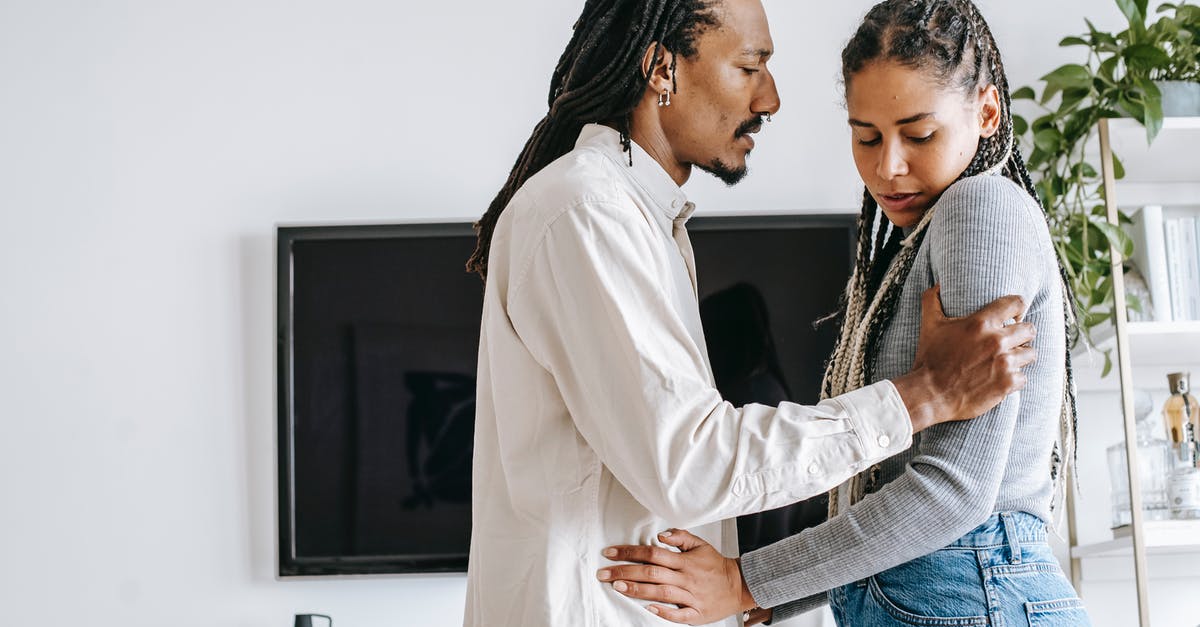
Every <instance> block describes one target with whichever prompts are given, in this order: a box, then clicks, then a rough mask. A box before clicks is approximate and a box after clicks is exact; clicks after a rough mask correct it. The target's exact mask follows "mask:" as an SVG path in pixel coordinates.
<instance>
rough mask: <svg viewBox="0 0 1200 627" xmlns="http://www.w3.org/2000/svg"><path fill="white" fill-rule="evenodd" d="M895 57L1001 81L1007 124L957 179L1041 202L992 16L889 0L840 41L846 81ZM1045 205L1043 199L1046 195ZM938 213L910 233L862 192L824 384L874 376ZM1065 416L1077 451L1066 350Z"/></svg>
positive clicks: (870, 478) (856, 493)
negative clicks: (990, 177) (978, 179)
mask: <svg viewBox="0 0 1200 627" xmlns="http://www.w3.org/2000/svg"><path fill="white" fill-rule="evenodd" d="M877 61H889V62H893V63H899V64H901V65H904V66H907V67H911V68H915V69H919V70H921V71H922V72H924V73H925V74H926V75H927V76H930V77H935V80H937V81H939V82H940V84H941V86H942V87H949V88H956V89H961V90H963V91H965V92H968V93H974V92H975V91H976V90H978V89H981V88H983V87H985V86H987V85H989V84H990V85H995V86H996V88H997V90H998V91H999V93H1000V108H1001V110H1000V127H999V129H998V130H997V132H996V133H995V134H993V135H992V136H991V137H987V138H981V139H980V142H979V148H978V150H977V151H976V153H975V156H974V158H973V159H972V160H971V163H970V164H969V165H968V166H967V168H966V170H964V171H963V173H962V174H961V175H960V176H959V180H961V179H964V178H967V177H970V176H975V175H978V174H985V173H999V174H1002V175H1004V176H1005V177H1007V178H1008V179H1010V180H1012V181H1013V182H1015V183H1016V184H1017V185H1019V186H1020V187H1021V188H1023V189H1024V190H1025V191H1026V192H1028V193H1029V195H1030V196H1031V197H1032V198H1033V199H1034V200H1035V201H1038V195H1037V191H1036V190H1035V188H1034V186H1033V182H1032V180H1030V177H1029V171H1028V170H1027V169H1026V167H1025V162H1024V160H1023V159H1022V158H1021V153H1020V151H1019V149H1018V147H1017V145H1016V143H1015V141H1014V134H1013V118H1012V112H1011V109H1010V107H1011V98H1010V96H1009V85H1008V77H1007V76H1006V74H1005V72H1004V64H1003V62H1002V61H1001V58H1000V51H999V49H998V48H997V46H996V41H995V39H994V38H993V37H992V33H991V30H990V29H989V28H988V25H987V22H986V21H985V20H984V19H983V15H981V14H980V12H979V9H978V8H977V7H976V6H975V5H974V4H973V3H972V2H971V1H970V0H886V1H885V2H881V3H879V4H877V5H875V6H874V7H873V8H872V9H871V10H870V11H869V12H868V13H867V15H866V17H865V18H864V19H863V23H862V25H861V26H859V28H858V31H857V32H856V33H855V34H854V36H853V37H852V38H851V39H850V41H849V43H847V44H846V47H845V49H844V50H842V78H843V81H844V83H845V85H846V89H847V90H848V89H849V88H850V86H851V83H852V81H853V78H854V75H855V74H856V73H858V72H859V71H860V70H862V69H863V68H864V67H866V66H867V65H868V64H871V63H874V62H877ZM1038 205H1039V206H1042V207H1043V211H1045V206H1044V205H1043V204H1042V203H1041V202H1040V201H1038ZM933 214H934V211H933V209H930V210H929V211H926V212H925V215H924V216H923V217H922V219H921V221H920V222H919V223H918V224H917V226H916V227H915V228H914V229H912V230H911V231H910V232H909V233H908V234H905V233H904V232H903V231H902V230H901V229H899V228H896V227H895V226H894V225H892V224H891V223H890V222H889V221H888V220H887V219H886V218H885V217H884V216H883V215H882V214H881V212H880V211H879V205H878V204H877V203H876V202H875V199H874V198H872V197H871V194H870V192H869V191H864V193H863V204H862V213H861V215H860V216H859V221H858V229H859V233H858V253H857V257H856V261H855V267H854V271H853V273H852V274H851V277H850V281H849V284H848V285H847V286H846V291H845V293H844V295H843V297H842V312H841V313H842V315H841V317H842V329H841V333H840V335H839V337H838V341H837V345H836V348H835V350H834V354H833V357H832V358H831V359H830V361H829V363H828V365H827V366H826V371H825V380H824V382H823V384H822V393H823V395H824V396H825V397H832V396H837V395H839V394H843V393H846V392H849V391H851V390H855V389H858V388H860V387H862V386H863V385H866V384H867V383H868V382H870V381H871V379H872V374H873V371H874V369H875V365H876V360H877V358H878V346H879V341H880V338H881V337H882V336H883V332H884V330H885V329H886V328H887V325H888V322H889V321H890V320H891V318H892V316H893V315H894V314H895V311H896V307H897V304H898V303H899V300H900V294H901V290H902V288H903V287H904V283H905V280H906V279H907V277H908V273H909V271H910V270H911V268H912V265H913V261H914V260H915V259H916V253H917V250H918V249H919V248H920V246H921V243H922V241H924V238H925V233H926V229H927V227H928V225H929V222H930V220H931V219H932V217H933ZM1059 272H1060V276H1061V278H1062V285H1063V306H1064V309H1065V310H1066V311H1065V314H1066V331H1067V337H1068V338H1070V339H1071V340H1074V339H1075V338H1076V337H1077V336H1078V330H1077V325H1076V322H1075V315H1074V309H1073V305H1072V303H1073V302H1074V298H1073V297H1072V293H1071V289H1070V281H1069V280H1068V279H1067V274H1066V270H1065V269H1064V268H1063V267H1062V265H1061V263H1060V265H1059ZM1064 387H1065V389H1064V399H1063V414H1062V421H1061V424H1060V431H1061V444H1062V448H1063V449H1065V451H1066V453H1067V455H1068V457H1069V458H1070V459H1072V460H1073V459H1074V450H1075V427H1076V423H1077V416H1076V410H1075V392H1074V373H1073V371H1072V368H1071V354H1070V351H1069V350H1068V351H1067V355H1066V381H1065V386H1064ZM1062 462H1063V458H1062V456H1061V455H1060V453H1059V449H1058V448H1057V447H1056V450H1055V453H1054V457H1053V463H1052V467H1051V469H1050V473H1051V477H1052V479H1053V481H1054V482H1055V493H1056V494H1057V493H1058V492H1059V491H1060V490H1059V489H1060V488H1061V487H1062V484H1061V481H1062ZM877 478H878V467H876V468H872V470H871V471H870V472H869V473H865V476H864V475H859V476H858V477H855V478H854V480H853V481H852V486H851V500H852V501H854V500H857V499H858V498H861V496H862V494H863V493H864V492H866V491H870V490H872V489H874V487H876V486H874V485H872V484H874V483H876V482H877ZM837 509H838V506H837V495H836V493H835V494H831V495H830V514H831V515H834V514H836V513H837Z"/></svg>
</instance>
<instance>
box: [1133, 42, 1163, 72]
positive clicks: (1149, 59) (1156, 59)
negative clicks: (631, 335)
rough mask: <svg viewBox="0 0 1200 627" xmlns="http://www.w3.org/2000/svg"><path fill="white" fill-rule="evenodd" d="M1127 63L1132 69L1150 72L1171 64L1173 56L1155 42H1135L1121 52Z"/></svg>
mask: <svg viewBox="0 0 1200 627" xmlns="http://www.w3.org/2000/svg"><path fill="white" fill-rule="evenodd" d="M1121 57H1122V58H1124V59H1125V65H1127V66H1128V67H1129V68H1131V69H1132V70H1134V71H1136V72H1138V73H1141V74H1149V73H1150V71H1151V70H1154V69H1158V68H1165V67H1168V66H1170V65H1171V57H1170V56H1169V55H1167V53H1166V52H1165V51H1163V50H1162V49H1161V48H1159V47H1158V46H1155V45H1154V44H1148V43H1143V44H1134V45H1132V46H1130V47H1128V48H1126V49H1125V51H1124V52H1122V53H1121Z"/></svg>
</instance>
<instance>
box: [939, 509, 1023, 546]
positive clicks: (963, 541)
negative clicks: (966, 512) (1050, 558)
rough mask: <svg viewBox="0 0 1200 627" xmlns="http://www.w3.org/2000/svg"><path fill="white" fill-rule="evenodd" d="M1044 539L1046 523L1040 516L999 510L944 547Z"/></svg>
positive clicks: (991, 544)
mask: <svg viewBox="0 0 1200 627" xmlns="http://www.w3.org/2000/svg"><path fill="white" fill-rule="evenodd" d="M1045 541H1046V523H1045V521H1043V520H1042V519H1041V518H1038V517H1037V516H1034V515H1033V514H1029V513H1027V512H999V513H997V514H992V516H991V518H988V519H987V520H986V521H984V523H983V524H982V525H979V526H978V527H976V528H974V529H972V530H970V531H968V532H967V533H966V534H965V535H963V537H961V538H959V539H958V540H955V541H954V542H951V543H950V544H949V545H947V546H946V548H948V549H949V548H956V547H957V548H984V547H996V546H1004V545H1011V544H1013V543H1020V542H1045Z"/></svg>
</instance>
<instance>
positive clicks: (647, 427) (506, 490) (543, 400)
mask: <svg viewBox="0 0 1200 627" xmlns="http://www.w3.org/2000/svg"><path fill="white" fill-rule="evenodd" d="M772 49H773V44H772V41H771V36H770V32H769V29H768V27H767V21H766V15H765V13H764V11H763V8H762V5H761V4H760V2H759V0H588V1H587V2H586V3H585V5H584V8H583V15H582V16H581V17H580V19H579V21H578V23H577V24H576V26H575V34H574V37H573V38H572V40H571V43H570V44H569V45H568V47H567V50H566V52H564V53H563V56H562V58H561V60H560V61H559V64H558V66H557V68H556V70H555V72H554V76H553V80H552V83H551V87H550V96H549V101H550V108H549V112H548V113H547V114H546V117H545V118H544V119H543V120H542V121H541V122H540V123H539V124H538V125H537V127H536V129H535V130H534V132H533V135H532V136H531V137H530V139H529V141H528V143H527V144H526V146H525V149H524V151H523V152H522V153H521V156H520V157H519V159H518V160H517V163H516V165H515V166H514V168H513V170H512V174H511V175H510V177H509V180H508V182H507V184H506V185H505V186H504V188H503V189H502V190H501V191H500V193H499V194H498V195H497V197H496V199H495V201H493V203H492V205H491V207H490V208H489V209H488V211H487V213H486V214H485V215H484V216H483V218H482V219H481V220H480V223H479V225H478V227H479V245H478V249H477V250H476V252H475V254H474V256H472V258H471V260H470V262H469V266H470V268H471V269H473V270H476V271H478V272H480V274H482V275H484V276H485V277H486V283H487V287H486V294H485V297H484V310H483V327H482V338H481V342H480V350H479V384H478V406H477V414H476V427H475V457H474V469H473V479H472V481H473V486H472V490H473V494H472V516H473V521H472V534H471V553H470V566H469V572H468V586H467V607H466V624H468V625H480V626H483V625H486V626H488V627H496V626H503V625H511V626H513V627H536V626H540V625H589V626H594V625H622V626H624V625H651V624H660V623H661V619H659V618H656V617H655V616H654V615H653V614H652V613H651V612H648V611H647V610H646V609H645V608H644V607H643V606H642V605H641V604H639V603H637V602H635V601H633V600H632V599H629V598H628V597H625V596H623V595H621V594H619V593H618V591H616V590H614V589H613V587H612V586H609V585H604V584H602V583H600V582H599V581H597V580H596V578H595V576H594V572H595V569H596V568H598V567H601V566H602V565H604V564H609V563H611V562H608V561H607V559H605V558H604V557H602V555H601V553H600V551H601V549H602V548H603V546H604V545H605V544H606V543H608V542H611V541H613V540H614V539H617V540H625V541H628V542H638V541H649V540H652V539H653V538H654V537H655V534H656V533H658V532H660V531H662V530H663V529H664V528H666V527H668V526H671V525H690V526H694V527H695V530H696V533H697V534H699V535H700V536H702V537H704V538H705V539H707V540H708V541H710V542H713V543H715V545H716V546H717V547H718V548H720V549H722V550H730V551H732V550H736V547H737V541H736V539H735V538H734V532H735V527H734V524H733V521H728V522H721V521H722V519H731V518H733V517H735V516H737V515H740V514H744V513H749V512H758V511H762V510H767V509H771V508H775V507H779V506H782V505H785V504H788V503H792V502H795V501H797V500H800V499H803V498H806V497H809V496H812V495H814V494H817V493H820V492H822V491H825V490H827V489H829V488H831V487H833V486H835V485H837V484H838V483H840V482H842V481H844V480H845V479H847V478H849V477H850V476H852V475H853V474H854V473H856V472H859V471H863V470H866V469H868V468H870V467H871V465H872V464H873V463H875V462H878V461H880V460H882V459H884V458H886V457H888V456H889V455H892V454H894V453H898V452H900V451H902V450H904V449H905V448H907V447H908V445H909V443H910V442H911V439H912V433H914V432H917V431H920V430H921V429H924V428H925V427H928V426H930V425H931V424H934V423H938V422H942V421H946V420H960V419H967V418H971V417H973V416H977V415H978V414H980V413H982V412H984V411H986V410H987V409H989V408H990V407H992V406H994V405H995V404H996V403H998V402H999V401H1000V400H1001V399H1002V398H1003V397H1004V396H1005V395H1006V394H1007V393H1009V392H1010V391H1012V390H1015V389H1018V388H1019V387H1021V386H1022V385H1023V381H1024V379H1023V374H1022V373H1021V367H1023V366H1024V365H1026V364H1028V363H1030V362H1031V361H1032V360H1033V358H1034V355H1033V350H1032V349H1031V348H1029V347H1027V346H1025V345H1026V344H1027V343H1028V342H1029V341H1031V340H1032V338H1033V330H1032V328H1031V327H1030V326H1029V325H1027V324H1023V323H1021V324H1013V325H1009V326H1007V327H1006V326H1005V324H1004V322H1005V320H1006V319H1008V318H1012V317H1016V318H1019V317H1020V316H1021V312H1022V310H1023V304H1022V302H1021V299H1020V298H1017V297H1012V298H1005V299H1001V300H1000V301H999V302H997V303H994V304H992V305H991V306H989V307H988V308H987V309H986V311H983V312H981V313H980V314H978V315H976V316H973V317H971V318H954V319H949V318H945V317H943V316H942V311H941V307H940V305H938V303H937V297H936V295H934V294H931V295H930V296H929V297H928V301H927V311H926V317H925V322H926V323H927V329H926V330H925V331H923V332H922V336H923V337H922V342H923V343H922V349H921V351H919V354H918V356H917V358H916V359H915V360H913V359H910V364H914V368H913V370H912V372H910V373H908V374H905V373H902V372H897V373H896V375H897V376H895V377H893V378H892V380H891V381H880V382H877V383H875V384H874V385H868V386H865V387H863V386H860V387H862V389H859V390H852V389H850V388H847V389H846V390H845V393H844V394H841V395H839V396H837V397H835V398H830V399H827V400H826V401H824V402H822V403H821V404H820V405H818V406H815V407H803V406H800V405H796V404H792V403H783V404H781V405H780V406H779V407H764V406H754V405H751V406H746V407H743V408H737V407H734V406H733V405H731V404H730V403H727V402H725V401H724V400H722V398H721V397H720V395H719V394H718V393H717V391H716V388H715V385H714V381H713V376H712V372H711V369H710V367H709V364H708V359H707V355H706V352H705V348H704V347H705V344H704V337H703V333H702V327H701V319H700V313H699V304H698V303H697V299H696V283H695V274H694V266H693V263H692V254H691V247H690V245H689V243H688V237H687V231H686V230H685V229H684V223H685V222H686V221H687V219H688V216H689V215H690V214H691V213H692V210H693V206H692V204H691V203H689V202H688V201H687V197H686V196H685V195H684V193H683V192H682V190H681V189H680V186H681V185H683V184H684V182H685V181H686V180H687V179H688V176H689V175H690V173H691V169H692V167H693V166H695V167H698V168H700V169H702V170H706V171H709V172H711V173H713V174H715V175H717V176H718V177H720V178H721V179H723V180H725V181H726V182H727V183H730V184H733V183H735V182H736V181H737V180H739V179H740V178H741V177H742V176H743V175H744V174H745V171H746V156H747V154H748V153H749V152H750V150H751V148H753V146H754V140H753V139H751V137H750V135H751V134H752V133H754V132H756V131H758V130H759V128H760V125H761V123H762V121H763V119H764V118H769V117H770V115H771V114H773V113H775V112H776V111H777V110H778V108H779V95H778V93H777V92H776V90H775V84H774V79H773V78H772V76H771V73H770V71H769V70H768V69H767V61H768V59H769V58H770V56H771V53H772ZM798 289H801V288H800V286H798ZM734 609H736V608H734ZM735 623H736V621H729V622H726V623H723V624H727V625H732V624H735Z"/></svg>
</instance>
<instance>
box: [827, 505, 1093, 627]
mask: <svg viewBox="0 0 1200 627" xmlns="http://www.w3.org/2000/svg"><path fill="white" fill-rule="evenodd" d="M829 605H830V609H831V610H833V616H834V618H835V619H837V623H838V625H840V626H841V627H893V626H899V625H919V626H922V627H940V626H942V625H954V626H957V627H965V626H970V625H989V626H991V627H1076V626H1090V625H1091V621H1090V620H1089V619H1088V615H1087V613H1086V612H1085V611H1084V609H1083V602H1082V601H1080V600H1079V597H1078V596H1076V594H1075V590H1074V588H1072V587H1071V582H1070V581H1068V580H1067V578H1066V577H1064V576H1063V573H1062V569H1061V568H1059V566H1058V561H1057V560H1055V558H1054V554H1053V552H1052V551H1051V550H1050V546H1049V545H1048V544H1046V524H1045V523H1043V522H1042V521H1041V520H1039V519H1038V518H1037V517H1036V516H1032V515H1030V514H1026V513H1024V512H1003V513H1000V514H995V515H993V516H992V517H991V518H989V519H988V520H987V522H985V523H983V524H982V525H980V526H979V527H976V528H975V529H973V530H971V531H970V532H969V533H967V535H965V536H963V537H962V538H959V539H958V540H957V541H956V542H954V543H953V544H951V545H950V546H948V547H946V548H944V549H941V550H938V551H934V552H933V553H930V554H929V555H926V556H924V557H919V558H917V559H915V560H912V561H911V562H906V563H904V564H901V565H899V566H896V567H895V568H891V569H888V570H885V571H883V572H881V573H879V574H878V575H875V576H873V577H868V578H867V579H864V580H862V581H857V582H854V583H852V584H849V585H845V586H842V587H840V588H835V589H833V590H831V591H830V592H829Z"/></svg>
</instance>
